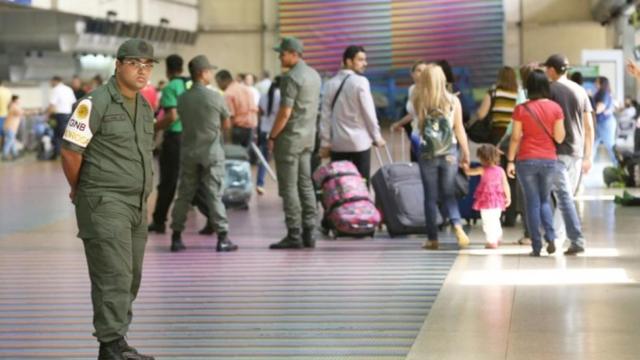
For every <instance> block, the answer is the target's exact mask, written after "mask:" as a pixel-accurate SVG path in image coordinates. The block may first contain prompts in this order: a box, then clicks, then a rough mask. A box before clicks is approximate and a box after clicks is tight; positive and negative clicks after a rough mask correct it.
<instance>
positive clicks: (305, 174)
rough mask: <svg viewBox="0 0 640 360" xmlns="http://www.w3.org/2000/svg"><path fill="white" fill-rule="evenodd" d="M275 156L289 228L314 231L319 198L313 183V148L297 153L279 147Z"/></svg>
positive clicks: (279, 185) (279, 189)
mask: <svg viewBox="0 0 640 360" xmlns="http://www.w3.org/2000/svg"><path fill="white" fill-rule="evenodd" d="M273 155H274V159H275V161H276V171H277V173H278V193H279V194H280V197H281V198H282V202H283V207H284V218H285V223H286V225H287V228H288V229H301V228H313V227H314V226H315V224H316V195H315V193H314V190H313V183H312V182H311V149H308V150H304V151H303V152H301V153H297V154H296V153H290V152H287V151H278V149H277V148H276V151H274V154H273Z"/></svg>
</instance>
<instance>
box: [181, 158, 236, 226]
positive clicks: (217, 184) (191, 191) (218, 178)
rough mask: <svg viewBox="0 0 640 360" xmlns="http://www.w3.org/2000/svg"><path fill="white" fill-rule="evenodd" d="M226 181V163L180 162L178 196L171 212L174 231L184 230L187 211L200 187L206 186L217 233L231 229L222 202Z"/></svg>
mask: <svg viewBox="0 0 640 360" xmlns="http://www.w3.org/2000/svg"><path fill="white" fill-rule="evenodd" d="M223 181H224V163H220V164H217V165H212V166H203V165H200V164H197V163H192V162H182V163H181V164H180V182H179V184H178V198H177V199H176V201H175V203H174V204H173V211H172V213H171V218H172V223H171V229H172V230H173V231H179V232H182V231H183V230H184V223H185V221H186V220H187V212H188V211H189V208H190V206H191V201H192V200H193V196H194V195H195V194H196V191H198V187H199V186H202V187H204V190H205V191H204V195H205V199H206V200H205V203H206V204H207V206H208V207H209V209H210V211H209V223H211V224H213V228H214V230H215V231H216V232H217V233H221V232H227V231H229V222H228V220H227V210H226V209H225V207H224V203H223V202H222V191H223V188H222V186H223Z"/></svg>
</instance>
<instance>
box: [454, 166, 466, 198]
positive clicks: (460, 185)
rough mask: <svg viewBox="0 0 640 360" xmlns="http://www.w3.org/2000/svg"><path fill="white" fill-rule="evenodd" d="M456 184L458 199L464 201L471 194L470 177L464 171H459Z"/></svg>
mask: <svg viewBox="0 0 640 360" xmlns="http://www.w3.org/2000/svg"><path fill="white" fill-rule="evenodd" d="M454 182H455V184H454V185H455V191H456V198H458V199H462V198H463V197H465V196H467V194H469V177H468V176H467V174H465V173H464V170H462V169H458V173H457V174H456V178H455V180H454Z"/></svg>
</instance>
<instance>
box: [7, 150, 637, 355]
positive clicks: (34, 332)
mask: <svg viewBox="0 0 640 360" xmlns="http://www.w3.org/2000/svg"><path fill="white" fill-rule="evenodd" d="M598 170H599V169H597V170H596V171H598ZM594 179H595V178H594ZM594 179H592V180H591V183H590V185H592V186H597V185H598V184H597V180H594ZM0 181H1V183H2V186H0V198H1V199H2V201H0V211H1V213H0V214H1V216H0V358H3V359H5V358H16V359H17V358H58V359H89V358H95V352H96V343H95V341H94V340H93V338H92V337H91V335H90V332H91V323H90V321H91V308H90V299H89V293H88V291H89V281H88V276H87V273H86V264H85V260H84V257H83V254H82V245H81V242H80V241H79V240H78V239H76V238H75V232H76V225H75V220H74V216H73V208H72V206H71V204H70V202H69V201H68V198H67V187H66V184H65V181H64V178H63V177H62V174H61V172H60V169H59V164H57V163H50V162H44V163H43V162H35V161H32V160H28V159H25V160H22V161H19V162H16V163H11V164H0ZM613 193H616V191H608V190H594V189H588V191H587V192H586V196H585V197H584V199H586V200H584V201H581V202H580V209H581V213H582V215H583V218H584V220H585V221H584V223H585V224H584V227H585V233H586V235H587V240H588V251H587V253H586V254H584V255H583V256H578V257H574V258H566V257H563V256H562V255H556V256H552V257H546V256H545V257H542V258H537V259H534V258H529V257H528V256H526V254H527V253H528V251H529V249H528V248H527V247H523V246H517V245H513V244H510V243H512V242H514V241H515V240H516V239H518V238H519V235H520V234H519V231H518V230H517V229H506V235H505V244H503V246H501V247H500V248H499V249H497V250H484V249H483V248H482V243H483V237H482V232H481V229H480V226H475V227H473V228H472V229H471V232H470V235H471V238H472V247H471V249H469V250H465V251H462V252H460V253H459V252H458V251H456V250H455V246H454V245H453V243H452V239H451V237H450V236H448V235H446V236H445V246H444V247H445V250H442V251H438V252H426V251H424V250H421V249H419V244H420V241H421V239H419V238H410V239H393V240H392V239H389V238H388V237H387V236H385V235H384V234H381V235H380V236H377V238H376V239H375V240H340V241H332V240H323V241H320V242H319V247H318V249H316V250H314V251H299V252H273V251H269V250H267V249H266V247H267V245H268V244H269V243H270V242H273V241H276V240H278V238H279V236H281V234H282V232H283V231H284V229H283V225H282V216H281V213H280V202H279V200H278V198H277V196H276V195H275V189H274V187H273V184H271V183H270V184H269V185H268V187H267V194H266V195H265V196H263V197H259V198H258V197H254V199H253V200H252V203H251V210H250V211H248V212H242V211H232V212H230V219H231V229H232V232H231V234H232V236H233V239H234V241H236V242H237V243H238V244H239V245H240V246H241V250H240V251H239V252H237V253H235V254H222V255H219V254H216V253H215V252H213V246H214V243H213V241H212V240H211V239H209V238H203V237H201V236H198V235H197V234H196V231H197V229H198V228H199V227H200V226H202V225H203V219H202V218H201V217H200V216H199V215H197V214H195V213H193V214H191V217H190V219H189V224H188V230H187V232H186V234H185V236H186V243H187V246H188V247H189V249H188V251H187V252H185V253H180V254H171V253H169V252H168V244H169V239H168V235H152V236H150V238H149V243H148V247H147V257H146V262H145V274H144V278H143V286H142V289H141V294H140V298H139V299H138V300H137V301H136V307H135V312H136V317H135V320H134V325H133V326H132V329H131V333H130V341H131V343H132V344H134V345H136V346H138V347H139V348H140V349H141V350H144V351H145V352H149V353H152V354H154V355H157V356H158V358H160V359H194V358H200V359H227V358H244V359H287V358H291V359H403V358H405V357H407V356H408V358H410V359H456V360H457V359H545V360H546V359H563V360H564V359H603V360H604V359H638V358H639V357H638V355H637V354H638V353H640V343H639V342H638V341H637V338H638V336H640V327H638V326H637V324H638V323H640V301H639V300H640V287H638V282H637V281H638V279H640V265H638V264H640V261H639V260H640V246H639V245H640V243H639V242H638V238H639V237H638V233H640V224H639V223H638V218H639V217H638V215H640V208H622V207H616V206H615V205H614V204H613V202H612V201H610V199H611V195H612V194H613ZM152 201H153V199H152ZM452 265H453V268H452V270H451V271H450V272H449V269H450V268H451V266H452ZM445 279H446V280H445ZM443 281H444V286H442V288H441V289H440V286H441V284H442V283H443ZM439 289H440V291H439V292H438V290H439Z"/></svg>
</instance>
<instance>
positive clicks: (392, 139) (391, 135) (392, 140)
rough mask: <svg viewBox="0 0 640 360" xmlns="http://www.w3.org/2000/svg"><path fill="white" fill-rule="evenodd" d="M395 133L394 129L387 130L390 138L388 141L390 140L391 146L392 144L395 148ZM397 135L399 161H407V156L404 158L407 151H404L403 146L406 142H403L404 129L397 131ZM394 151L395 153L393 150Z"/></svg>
mask: <svg viewBox="0 0 640 360" xmlns="http://www.w3.org/2000/svg"><path fill="white" fill-rule="evenodd" d="M395 133H396V132H395V131H393V130H391V131H390V132H389V134H390V135H389V138H390V140H391V141H390V142H391V146H392V147H393V148H394V149H395V144H396V141H395V140H396V134H395ZM397 135H398V136H400V161H402V162H406V161H407V158H406V156H407V154H406V153H407V151H406V148H405V146H406V144H405V136H406V134H405V132H404V130H403V131H401V132H399V134H397ZM394 153H395V151H394Z"/></svg>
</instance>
